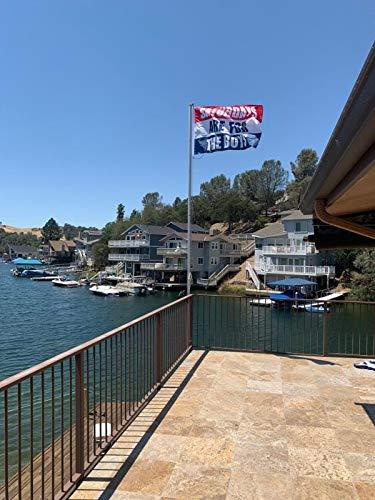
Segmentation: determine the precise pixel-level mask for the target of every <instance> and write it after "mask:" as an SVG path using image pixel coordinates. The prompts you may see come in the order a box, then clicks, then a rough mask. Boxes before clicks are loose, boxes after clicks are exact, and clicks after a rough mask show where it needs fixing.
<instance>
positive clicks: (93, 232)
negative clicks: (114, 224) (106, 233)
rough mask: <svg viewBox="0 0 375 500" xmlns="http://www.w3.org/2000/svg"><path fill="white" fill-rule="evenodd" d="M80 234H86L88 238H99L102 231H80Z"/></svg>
mask: <svg viewBox="0 0 375 500" xmlns="http://www.w3.org/2000/svg"><path fill="white" fill-rule="evenodd" d="M82 234H88V235H90V236H99V237H100V236H101V235H102V234H103V231H101V230H100V229H85V230H83V231H82Z"/></svg>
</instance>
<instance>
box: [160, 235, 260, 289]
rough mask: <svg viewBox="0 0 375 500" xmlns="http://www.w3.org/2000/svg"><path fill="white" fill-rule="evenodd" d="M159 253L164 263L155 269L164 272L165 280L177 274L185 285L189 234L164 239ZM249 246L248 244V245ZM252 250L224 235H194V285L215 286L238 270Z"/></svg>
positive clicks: (192, 255)
mask: <svg viewBox="0 0 375 500" xmlns="http://www.w3.org/2000/svg"><path fill="white" fill-rule="evenodd" d="M160 243H161V244H162V245H163V246H161V247H159V248H158V250H157V253H158V254H159V255H160V256H163V263H162V264H158V265H157V266H156V270H158V271H161V272H162V280H163V281H164V280H168V278H170V277H173V275H174V274H176V273H178V277H179V281H181V280H184V281H185V282H186V272H187V250H188V234H187V233H182V232H181V233H179V232H174V233H172V234H169V235H167V236H166V237H164V238H163V239H162V240H161V241H160ZM246 245H248V244H247V242H246ZM249 252H251V250H249V249H247V248H245V247H244V245H243V244H241V243H240V242H239V241H238V240H236V239H232V238H230V237H228V236H225V235H223V234H220V235H215V236H210V235H209V234H208V233H207V232H206V233H192V235H191V274H192V278H193V283H196V284H198V285H202V286H206V287H209V286H216V285H217V284H218V281H220V280H221V279H222V278H224V277H225V276H226V275H227V274H228V273H231V272H235V271H238V270H239V267H240V266H239V262H240V260H241V259H242V258H244V257H248V255H249Z"/></svg>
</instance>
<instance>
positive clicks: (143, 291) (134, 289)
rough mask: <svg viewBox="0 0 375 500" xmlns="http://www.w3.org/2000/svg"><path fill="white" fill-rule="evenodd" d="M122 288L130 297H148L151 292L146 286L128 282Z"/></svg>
mask: <svg viewBox="0 0 375 500" xmlns="http://www.w3.org/2000/svg"><path fill="white" fill-rule="evenodd" d="M121 288H123V289H124V290H127V291H128V292H129V295H148V294H149V291H148V289H147V286H146V285H141V284H140V283H134V282H132V281H131V282H127V283H123V284H122V285H121Z"/></svg>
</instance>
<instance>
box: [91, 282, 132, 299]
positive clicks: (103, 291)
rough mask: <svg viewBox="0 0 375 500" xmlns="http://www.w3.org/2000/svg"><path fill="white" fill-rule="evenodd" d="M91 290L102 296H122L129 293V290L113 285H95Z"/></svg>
mask: <svg viewBox="0 0 375 500" xmlns="http://www.w3.org/2000/svg"><path fill="white" fill-rule="evenodd" d="M89 290H90V292H92V293H93V294H95V295H101V296H102V297H122V296H125V295H129V293H128V291H127V290H125V289H123V288H117V287H115V286H111V285H93V286H92V287H90V288H89Z"/></svg>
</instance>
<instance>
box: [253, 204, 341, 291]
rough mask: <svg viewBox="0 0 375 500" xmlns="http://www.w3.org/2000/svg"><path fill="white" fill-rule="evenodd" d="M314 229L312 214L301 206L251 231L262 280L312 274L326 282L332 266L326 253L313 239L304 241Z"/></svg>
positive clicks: (307, 276)
mask: <svg viewBox="0 0 375 500" xmlns="http://www.w3.org/2000/svg"><path fill="white" fill-rule="evenodd" d="M313 233H314V229H313V217H312V215H310V214H303V213H302V212H301V211H300V210H294V211H290V212H288V213H286V214H284V215H283V217H282V218H281V220H280V221H277V222H272V223H270V224H267V225H266V226H265V227H264V228H263V229H260V230H259V231H256V232H255V233H253V237H254V238H255V271H256V273H257V274H258V275H260V276H261V277H262V278H263V282H264V283H267V282H269V281H272V280H275V279H279V278H282V277H291V276H299V277H302V276H304V277H306V278H311V279H312V280H314V281H316V282H318V284H320V285H321V286H327V287H328V285H329V280H330V278H333V277H334V275H335V268H334V267H333V266H330V265H328V264H329V261H328V256H327V255H326V254H325V253H320V252H318V250H317V249H316V248H315V245H314V243H312V242H308V241H306V239H307V237H308V236H309V235H311V234H313Z"/></svg>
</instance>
